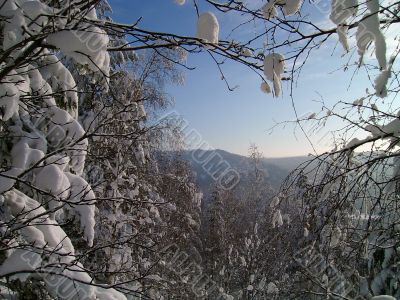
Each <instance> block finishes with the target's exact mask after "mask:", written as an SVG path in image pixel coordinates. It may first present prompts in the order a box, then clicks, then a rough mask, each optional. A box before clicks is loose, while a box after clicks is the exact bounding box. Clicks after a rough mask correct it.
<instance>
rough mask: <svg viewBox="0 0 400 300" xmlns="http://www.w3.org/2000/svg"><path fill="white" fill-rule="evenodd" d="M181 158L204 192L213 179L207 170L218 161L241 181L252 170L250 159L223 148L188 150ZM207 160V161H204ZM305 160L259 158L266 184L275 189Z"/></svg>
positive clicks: (302, 157)
mask: <svg viewBox="0 0 400 300" xmlns="http://www.w3.org/2000/svg"><path fill="white" fill-rule="evenodd" d="M212 158H214V159H212ZM183 159H185V160H187V161H189V162H190V163H191V166H192V169H193V171H194V172H195V176H196V181H197V184H198V185H199V187H200V189H201V190H202V191H203V193H204V194H206V195H207V194H209V192H210V186H212V185H213V183H214V179H213V178H212V176H211V175H210V172H209V171H207V170H210V169H212V170H215V169H217V168H218V166H217V165H218V163H220V162H221V161H224V162H226V163H228V164H229V166H230V168H232V169H234V170H236V171H237V172H238V173H239V174H240V178H241V181H243V180H248V178H249V177H250V176H249V174H250V173H251V172H252V165H251V160H250V159H249V158H248V157H246V156H242V155H238V154H234V153H230V152H227V151H224V150H219V149H218V150H207V151H206V150H189V151H185V152H184V154H183ZM207 160H209V161H210V162H209V163H206V162H207ZM305 160H307V157H304V156H299V157H288V158H264V159H262V160H261V169H262V170H263V171H264V173H265V174H266V178H267V180H266V184H269V185H270V186H271V187H272V188H274V189H275V190H277V189H279V186H280V184H281V183H282V181H283V180H284V179H285V178H286V176H287V175H288V174H289V173H290V171H291V170H293V169H294V168H296V167H297V165H299V164H300V163H302V162H304V161H305Z"/></svg>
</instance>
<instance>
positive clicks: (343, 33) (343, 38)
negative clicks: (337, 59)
mask: <svg viewBox="0 0 400 300" xmlns="http://www.w3.org/2000/svg"><path fill="white" fill-rule="evenodd" d="M348 30H349V26H347V25H338V27H337V29H336V32H337V34H338V36H339V43H340V44H341V45H342V46H343V49H344V50H345V51H346V52H349V42H348V39H347V32H348Z"/></svg>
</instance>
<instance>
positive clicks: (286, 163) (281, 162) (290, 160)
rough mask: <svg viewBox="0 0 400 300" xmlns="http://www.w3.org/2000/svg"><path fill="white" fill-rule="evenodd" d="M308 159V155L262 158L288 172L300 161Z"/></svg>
mask: <svg viewBox="0 0 400 300" xmlns="http://www.w3.org/2000/svg"><path fill="white" fill-rule="evenodd" d="M309 159H310V157H308V156H292V157H277V158H274V157H271V158H264V161H265V162H267V163H269V164H272V165H275V166H277V167H279V168H281V169H284V170H286V171H288V172H291V171H292V170H294V169H295V168H296V167H297V166H299V165H300V164H301V163H303V162H305V161H307V160H309Z"/></svg>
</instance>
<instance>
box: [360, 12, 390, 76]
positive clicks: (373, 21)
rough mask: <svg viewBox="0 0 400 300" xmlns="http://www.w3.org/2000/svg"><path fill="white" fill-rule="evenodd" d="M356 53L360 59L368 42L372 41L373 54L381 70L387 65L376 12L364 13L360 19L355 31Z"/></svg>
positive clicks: (383, 38) (383, 39) (383, 37)
mask: <svg viewBox="0 0 400 300" xmlns="http://www.w3.org/2000/svg"><path fill="white" fill-rule="evenodd" d="M356 40H357V48H358V54H359V55H360V59H361V61H362V59H363V56H364V54H365V52H366V50H367V47H368V45H369V43H371V42H373V41H374V44H375V56H376V59H377V60H378V63H379V67H380V68H381V70H385V69H386V67H387V60H386V40H385V36H384V35H383V33H382V31H381V29H380V26H379V18H378V14H366V15H365V16H364V17H363V19H362V20H361V21H360V23H359V25H358V27H357V32H356Z"/></svg>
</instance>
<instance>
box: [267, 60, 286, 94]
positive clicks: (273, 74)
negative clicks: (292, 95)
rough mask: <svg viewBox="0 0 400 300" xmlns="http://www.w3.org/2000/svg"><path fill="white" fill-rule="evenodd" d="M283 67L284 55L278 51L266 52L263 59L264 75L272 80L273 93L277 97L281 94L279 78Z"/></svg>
mask: <svg viewBox="0 0 400 300" xmlns="http://www.w3.org/2000/svg"><path fill="white" fill-rule="evenodd" d="M284 69H285V57H284V56H283V55H282V54H279V53H271V54H268V55H267V56H266V57H265V59H264V74H265V77H266V78H267V79H268V80H270V81H272V83H273V86H274V94H275V96H276V97H278V96H279V95H280V94H281V79H282V75H283V71H284Z"/></svg>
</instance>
